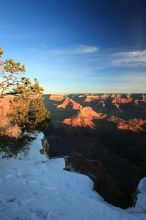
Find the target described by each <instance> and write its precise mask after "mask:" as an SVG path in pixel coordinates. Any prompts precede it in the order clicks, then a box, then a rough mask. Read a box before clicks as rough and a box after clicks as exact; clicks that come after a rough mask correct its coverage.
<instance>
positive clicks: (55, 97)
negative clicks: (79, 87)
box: [49, 94, 65, 102]
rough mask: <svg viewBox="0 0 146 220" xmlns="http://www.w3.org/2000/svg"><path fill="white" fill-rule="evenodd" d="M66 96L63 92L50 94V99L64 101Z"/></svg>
mask: <svg viewBox="0 0 146 220" xmlns="http://www.w3.org/2000/svg"><path fill="white" fill-rule="evenodd" d="M64 98H65V97H64V96H63V95H61V94H52V95H50V97H49V100H51V101H57V102H60V101H63V100H64Z"/></svg>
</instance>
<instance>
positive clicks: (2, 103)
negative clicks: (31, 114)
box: [0, 95, 22, 138]
mask: <svg viewBox="0 0 146 220" xmlns="http://www.w3.org/2000/svg"><path fill="white" fill-rule="evenodd" d="M13 98H14V96H10V95H8V96H4V97H3V98H0V135H6V136H9V137H16V138H18V137H20V136H21V134H22V131H21V129H20V127H19V126H18V125H17V124H15V123H14V122H13V118H12V109H11V105H12V102H13Z"/></svg>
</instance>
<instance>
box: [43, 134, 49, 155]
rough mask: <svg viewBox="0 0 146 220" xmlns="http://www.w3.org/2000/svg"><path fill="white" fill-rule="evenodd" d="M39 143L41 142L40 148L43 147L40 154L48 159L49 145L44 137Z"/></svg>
mask: <svg viewBox="0 0 146 220" xmlns="http://www.w3.org/2000/svg"><path fill="white" fill-rule="evenodd" d="M41 142H42V146H43V149H42V151H41V153H43V154H45V155H46V156H47V157H50V156H49V150H50V145H49V143H48V141H47V139H46V138H45V136H44V137H43V138H42V140H41Z"/></svg>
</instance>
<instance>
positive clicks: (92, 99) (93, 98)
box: [84, 95, 99, 102]
mask: <svg viewBox="0 0 146 220" xmlns="http://www.w3.org/2000/svg"><path fill="white" fill-rule="evenodd" d="M98 99H99V96H95V95H87V97H86V98H85V100H84V102H92V101H94V100H98Z"/></svg>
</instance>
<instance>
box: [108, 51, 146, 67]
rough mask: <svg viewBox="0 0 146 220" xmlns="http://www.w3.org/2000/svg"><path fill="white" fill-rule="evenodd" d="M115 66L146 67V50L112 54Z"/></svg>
mask: <svg viewBox="0 0 146 220" xmlns="http://www.w3.org/2000/svg"><path fill="white" fill-rule="evenodd" d="M111 63H112V65H113V66H129V67H135V66H146V50H142V51H129V52H119V53H115V54H112V61H111Z"/></svg>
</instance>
